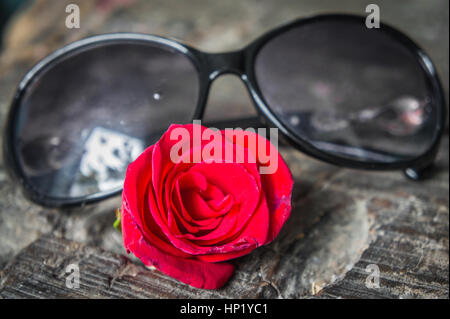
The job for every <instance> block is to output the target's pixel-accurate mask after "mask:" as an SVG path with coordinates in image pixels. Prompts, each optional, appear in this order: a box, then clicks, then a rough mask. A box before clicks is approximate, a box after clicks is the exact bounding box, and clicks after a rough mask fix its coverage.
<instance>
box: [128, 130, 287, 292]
mask: <svg viewBox="0 0 450 319" xmlns="http://www.w3.org/2000/svg"><path fill="white" fill-rule="evenodd" d="M180 129H181V130H184V131H186V132H188V133H189V134H190V135H189V136H190V138H189V139H188V141H187V142H188V143H186V141H182V139H180V138H179V137H180V136H177V135H176V134H174V133H175V132H176V131H177V130H180ZM196 130H197V135H198V134H199V133H201V136H203V137H204V136H209V140H207V141H204V140H202V141H198V136H197V140H196V139H195V138H196V137H195V134H196ZM245 135H246V136H247V137H245V138H244V136H245ZM174 136H175V138H176V139H175V140H173V139H174ZM219 138H221V139H219ZM262 146H264V147H262ZM266 147H267V150H265V148H266ZM220 150H222V152H220ZM229 150H233V151H234V152H235V153H234V154H240V155H234V156H231V157H230V156H229V154H230V153H228V151H229ZM241 151H244V152H241ZM171 152H172V153H171ZM240 152H241V153H240ZM261 152H264V153H265V154H264V155H267V153H269V154H270V156H269V157H270V161H269V162H267V163H265V165H264V164H263V163H264V162H265V161H263V160H262V158H263V153H261ZM221 153H222V154H221ZM174 154H175V155H176V156H175V157H177V156H178V157H177V158H176V159H175V161H174V158H173V157H174ZM231 154H233V153H231ZM242 154H245V155H244V157H245V158H244V157H242ZM171 156H172V159H171ZM195 159H197V161H195ZM198 159H201V161H198ZM273 161H276V162H277V167H276V170H275V171H274V172H272V173H270V174H262V173H260V171H261V169H262V168H264V166H266V167H268V165H269V166H270V165H271V164H273ZM292 185H293V180H292V176H291V173H290V171H289V169H288V167H287V165H286V164H285V163H284V161H283V159H282V158H281V156H280V155H279V153H278V152H277V150H276V149H275V147H274V146H273V145H272V144H271V143H270V142H269V141H268V140H266V139H265V138H263V137H262V136H260V135H258V134H255V133H251V132H247V131H242V130H241V131H238V132H234V137H233V136H232V137H231V138H230V136H229V135H227V134H226V133H225V131H220V132H219V131H213V130H211V129H208V128H205V127H203V126H201V125H198V124H189V125H172V126H170V128H169V129H168V131H167V132H166V133H165V134H164V135H163V136H162V137H161V139H160V140H159V141H158V142H157V143H156V144H154V145H152V146H150V147H149V148H147V149H146V150H145V151H144V153H142V154H141V155H140V156H139V157H138V158H137V159H136V160H135V161H134V162H133V163H131V164H130V165H129V166H128V170H127V173H126V178H125V183H124V189H123V193H122V213H121V221H122V234H123V241H124V246H125V248H126V249H127V251H128V252H132V253H133V254H134V255H136V257H138V258H139V259H140V260H141V261H142V262H143V263H144V264H146V265H153V266H155V267H156V268H157V269H158V270H160V271H161V272H163V273H165V274H167V275H168V276H171V277H174V278H176V279H178V280H180V281H182V282H184V283H186V284H189V285H191V286H194V287H198V288H205V289H215V288H220V287H221V286H223V285H224V284H225V283H226V282H227V280H228V279H229V277H230V276H231V275H232V273H233V271H234V267H233V265H231V264H229V263H219V262H221V261H224V260H228V259H232V258H236V257H239V256H243V255H246V254H248V253H250V252H251V251H252V250H253V249H255V248H256V247H258V246H261V245H265V244H268V243H269V242H271V241H272V240H273V239H274V238H275V237H276V236H277V235H278V233H279V231H280V229H281V227H282V226H283V224H284V223H285V221H286V220H287V218H288V217H289V214H290V211H291V191H292Z"/></svg>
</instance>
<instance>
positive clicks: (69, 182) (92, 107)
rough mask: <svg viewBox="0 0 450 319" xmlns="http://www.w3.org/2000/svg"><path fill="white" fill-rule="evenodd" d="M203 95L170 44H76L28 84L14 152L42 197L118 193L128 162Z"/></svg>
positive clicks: (186, 118)
mask: <svg viewBox="0 0 450 319" xmlns="http://www.w3.org/2000/svg"><path fill="white" fill-rule="evenodd" d="M198 92H199V79H198V74H197V71H196V68H195V66H194V65H193V63H192V62H191V60H190V59H189V58H188V57H186V56H184V55H182V54H180V53H178V52H176V51H174V50H172V49H169V48H167V47H161V46H159V45H157V44H152V43H148V42H136V41H135V42H130V41H127V42H123V43H118V42H117V41H114V42H108V43H103V44H101V45H99V44H97V45H94V46H91V47H89V48H84V49H78V51H77V52H75V53H72V54H70V55H69V56H66V57H64V58H61V59H60V60H59V61H58V62H57V63H56V64H54V65H52V66H51V67H50V68H48V69H46V70H44V71H43V72H42V73H41V74H40V75H39V76H37V78H36V79H35V80H34V81H33V82H32V83H31V84H30V86H29V87H28V89H27V91H26V93H25V95H24V98H23V100H22V104H21V105H20V109H19V114H18V119H17V123H15V126H16V127H17V131H16V133H15V135H14V136H13V138H14V142H15V147H16V150H15V151H16V153H17V156H18V158H19V161H20V164H21V165H22V167H23V170H24V173H25V175H26V177H27V178H28V179H29V182H30V183H31V184H32V186H34V188H35V189H37V190H38V191H39V192H40V193H42V194H43V195H46V196H50V197H55V198H74V197H81V196H86V195H91V194H96V193H99V192H108V191H113V190H118V189H120V188H121V187H122V183H123V179H124V176H125V172H126V168H127V166H128V164H129V163H130V162H132V161H133V160H134V159H135V158H136V157H137V156H138V155H139V154H140V153H142V151H143V150H144V149H145V148H146V147H147V146H149V145H151V144H153V143H154V142H155V141H157V140H158V139H159V138H160V136H161V134H162V133H163V132H164V131H165V130H166V129H167V128H168V126H169V125H170V124H171V123H187V122H190V121H191V118H192V116H193V113H194V109H195V106H196V104H197V99H198Z"/></svg>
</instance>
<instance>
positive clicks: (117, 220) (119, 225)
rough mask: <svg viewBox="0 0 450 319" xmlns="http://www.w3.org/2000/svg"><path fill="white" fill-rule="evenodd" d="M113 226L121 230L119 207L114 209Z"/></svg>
mask: <svg viewBox="0 0 450 319" xmlns="http://www.w3.org/2000/svg"><path fill="white" fill-rule="evenodd" d="M113 226H114V228H115V229H117V230H118V231H120V232H122V224H121V223H120V208H117V209H116V220H115V222H114V224H113Z"/></svg>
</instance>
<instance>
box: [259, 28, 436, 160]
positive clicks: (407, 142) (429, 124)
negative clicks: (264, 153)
mask: <svg viewBox="0 0 450 319" xmlns="http://www.w3.org/2000/svg"><path fill="white" fill-rule="evenodd" d="M255 72H256V79H257V82H258V85H259V88H260V90H261V92H262V94H263V97H264V99H265V100H266V102H267V103H268V105H269V106H270V108H271V109H272V111H273V112H274V113H275V114H276V115H277V117H278V118H279V119H280V120H281V121H283V123H284V124H285V125H286V126H287V127H288V128H289V129H290V130H291V131H292V132H294V134H296V135H297V136H298V137H301V138H303V139H306V140H307V141H308V142H310V143H312V144H313V145H314V146H316V147H317V148H319V149H321V150H323V151H326V152H329V153H333V154H334V155H338V156H341V157H346V158H350V159H356V160H360V161H375V162H381V163H386V162H396V161H402V160H407V159H412V158H414V157H417V156H419V155H421V154H422V153H424V152H425V151H426V150H427V149H428V148H429V147H430V146H431V143H432V140H433V136H434V132H435V128H436V125H437V120H438V119H437V110H436V109H437V108H436V107H435V106H434V105H433V95H432V93H431V91H430V89H429V86H428V83H427V78H426V75H425V72H424V69H423V67H422V65H421V64H420V62H419V59H418V58H417V57H416V55H415V53H414V52H413V51H411V50H409V49H407V48H406V46H405V45H404V44H402V43H401V42H400V41H398V40H397V39H395V38H394V37H393V36H392V35H391V33H388V32H386V30H384V29H383V26H381V28H380V29H368V28H366V26H365V24H364V20H363V19H358V20H356V19H351V20H350V19H349V20H333V21H332V20H318V21H316V22H312V23H309V24H307V25H303V26H299V27H294V28H291V29H289V30H287V31H285V32H284V33H282V34H280V35H278V36H277V37H275V38H273V39H272V40H270V41H269V42H268V43H267V44H265V45H264V46H263V47H262V49H261V50H260V52H259V53H258V55H257V58H256V66H255Z"/></svg>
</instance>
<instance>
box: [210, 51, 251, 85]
mask: <svg viewBox="0 0 450 319" xmlns="http://www.w3.org/2000/svg"><path fill="white" fill-rule="evenodd" d="M207 64H208V69H209V71H208V72H209V79H210V81H214V80H215V79H216V78H217V77H219V76H220V75H223V74H228V73H232V74H236V75H238V76H241V75H243V74H244V73H245V55H244V51H242V50H239V51H232V52H225V53H210V54H208V55H207Z"/></svg>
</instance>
